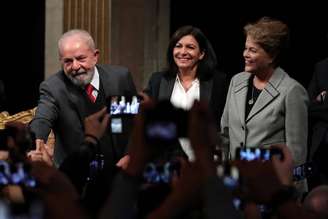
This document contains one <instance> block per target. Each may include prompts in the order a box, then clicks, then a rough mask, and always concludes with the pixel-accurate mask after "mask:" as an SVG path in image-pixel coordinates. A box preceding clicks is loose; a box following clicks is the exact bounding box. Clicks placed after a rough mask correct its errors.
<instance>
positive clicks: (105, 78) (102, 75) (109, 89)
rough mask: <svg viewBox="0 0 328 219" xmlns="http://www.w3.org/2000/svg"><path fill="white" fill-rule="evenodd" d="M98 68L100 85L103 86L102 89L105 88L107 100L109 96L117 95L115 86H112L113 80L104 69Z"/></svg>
mask: <svg viewBox="0 0 328 219" xmlns="http://www.w3.org/2000/svg"><path fill="white" fill-rule="evenodd" d="M96 67H97V70H98V73H99V83H100V84H102V85H103V86H102V87H103V88H104V92H105V98H106V100H107V98H108V97H109V96H111V95H113V94H115V91H114V90H113V86H111V84H112V80H111V79H110V77H109V74H107V73H106V72H105V70H104V69H103V68H101V67H100V66H98V65H97V66H96ZM116 95H117V94H116Z"/></svg>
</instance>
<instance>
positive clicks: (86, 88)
mask: <svg viewBox="0 0 328 219" xmlns="http://www.w3.org/2000/svg"><path fill="white" fill-rule="evenodd" d="M93 89H94V87H93V86H92V85H91V84H88V85H87V86H86V87H85V90H86V92H87V94H88V97H89V99H90V100H91V102H93V103H94V102H96V97H95V96H94V95H93V94H92V91H93Z"/></svg>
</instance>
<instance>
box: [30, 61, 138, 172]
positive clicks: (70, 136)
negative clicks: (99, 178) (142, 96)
mask: <svg viewBox="0 0 328 219" xmlns="http://www.w3.org/2000/svg"><path fill="white" fill-rule="evenodd" d="M97 69H98V72H99V78H100V83H101V84H102V86H103V88H104V93H105V98H107V97H109V96H111V95H126V94H129V95H131V94H135V93H136V88H135V85H134V83H133V80H132V77H131V74H130V73H129V71H128V69H126V68H125V67H120V66H111V65H97ZM83 95H84V94H83V90H82V89H81V88H79V87H77V86H75V85H74V84H73V83H72V82H71V81H70V80H69V79H68V78H67V77H66V75H65V73H64V72H63V71H59V72H57V73H56V74H54V75H52V76H51V77H49V78H48V79H47V80H45V81H44V82H42V83H41V85H40V100H39V104H38V107H37V110H36V115H35V117H34V119H33V120H32V121H31V123H30V127H31V130H32V131H33V132H34V133H35V135H36V138H40V139H44V140H46V139H47V137H48V135H49V132H50V130H51V129H53V131H54V133H55V151H54V161H55V165H56V166H57V167H59V166H60V164H61V163H62V162H63V160H64V159H65V158H66V157H67V156H68V155H69V154H70V153H72V152H74V151H76V150H78V149H79V146H80V145H81V144H82V143H83V140H84V128H83V121H84V118H85V117H86V116H88V114H87V109H86V105H85V101H84V99H83V98H84V96H83Z"/></svg>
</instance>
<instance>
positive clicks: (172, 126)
mask: <svg viewBox="0 0 328 219" xmlns="http://www.w3.org/2000/svg"><path fill="white" fill-rule="evenodd" d="M187 127H188V111H186V110H183V109H180V108H176V107H174V106H173V105H172V104H171V103H170V101H168V100H163V101H160V102H158V103H157V104H156V106H155V107H154V108H153V109H151V110H148V111H146V112H145V139H146V141H147V142H148V143H150V144H155V145H170V144H171V143H173V142H174V141H176V140H177V139H178V138H180V137H187Z"/></svg>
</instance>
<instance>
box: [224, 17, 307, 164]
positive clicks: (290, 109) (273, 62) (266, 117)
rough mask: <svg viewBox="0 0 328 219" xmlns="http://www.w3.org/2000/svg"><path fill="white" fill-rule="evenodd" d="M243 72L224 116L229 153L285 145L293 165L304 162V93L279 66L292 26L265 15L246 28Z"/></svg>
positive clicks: (235, 81)
mask: <svg viewBox="0 0 328 219" xmlns="http://www.w3.org/2000/svg"><path fill="white" fill-rule="evenodd" d="M244 31H245V34H246V37H247V38H246V43H245V50H244V53H243V56H244V59H245V71H244V72H241V73H239V74H237V75H235V76H234V77H233V78H232V80H231V82H230V87H229V91H228V95H227V100H226V104H225V108H224V112H223V115H222V118H221V129H222V130H227V129H228V130H229V132H228V135H229V140H230V154H231V155H232V156H234V152H235V149H236V147H269V146H270V145H273V144H280V143H283V144H286V145H287V146H288V147H289V149H290V150H291V152H292V155H293V158H294V161H295V165H299V164H302V163H304V162H305V159H306V148H307V147H306V144H307V119H308V117H307V115H308V112H307V105H308V95H307V92H306V90H305V89H304V88H303V87H302V85H300V84H299V83H298V82H297V81H295V80H294V79H292V78H291V77H289V75H288V74H287V73H286V72H285V71H284V70H283V69H282V68H280V67H279V61H280V59H281V55H282V54H283V52H284V49H285V48H286V46H287V43H288V38H289V37H288V35H289V33H288V32H289V31H288V27H287V25H286V24H284V23H282V22H281V21H278V20H274V19H272V18H268V17H264V18H261V19H259V20H258V21H257V22H256V23H253V24H248V25H246V26H245V27H244Z"/></svg>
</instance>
